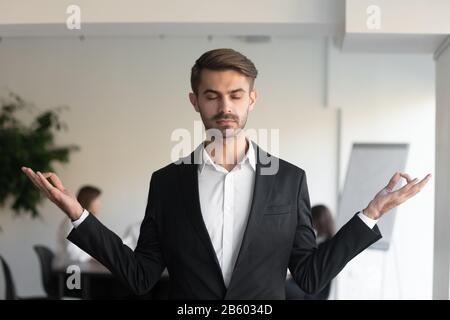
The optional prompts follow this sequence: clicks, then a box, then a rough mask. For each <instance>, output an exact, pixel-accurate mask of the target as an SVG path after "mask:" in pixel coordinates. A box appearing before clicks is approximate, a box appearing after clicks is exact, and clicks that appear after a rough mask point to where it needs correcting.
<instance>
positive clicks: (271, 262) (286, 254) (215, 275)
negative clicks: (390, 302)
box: [68, 144, 381, 299]
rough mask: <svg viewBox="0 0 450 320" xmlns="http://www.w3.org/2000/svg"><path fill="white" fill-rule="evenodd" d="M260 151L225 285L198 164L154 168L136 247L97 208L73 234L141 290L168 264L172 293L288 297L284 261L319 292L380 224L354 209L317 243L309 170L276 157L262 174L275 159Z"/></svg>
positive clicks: (367, 242) (179, 295) (211, 296)
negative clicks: (268, 171) (274, 167)
mask: <svg viewBox="0 0 450 320" xmlns="http://www.w3.org/2000/svg"><path fill="white" fill-rule="evenodd" d="M255 150H256V153H257V164H256V177H255V186H254V192H253V202H252V206H251V210H250V214H249V218H248V222H247V226H246V230H245V234H244V238H243V240H242V245H241V248H240V251H239V254H238V258H237V260H236V264H235V266H234V271H233V274H232V278H231V281H230V284H229V286H228V288H226V286H225V283H224V280H223V276H222V272H221V269H220V266H219V263H218V260H217V257H216V254H215V251H214V248H213V245H212V243H211V240H210V237H209V234H208V231H207V229H206V226H205V223H204V221H203V218H202V213H201V211H200V202H199V191H198V181H197V165H196V164H189V163H181V164H174V163H172V164H169V165H168V166H166V167H164V168H162V169H160V170H158V171H155V172H154V173H153V174H152V177H151V179H150V188H149V189H150V190H149V195H148V202H147V207H146V211H145V218H144V220H143V222H142V225H141V229H140V236H139V240H138V244H137V247H136V249H135V250H134V251H133V250H131V249H130V248H129V247H127V246H125V245H124V244H123V243H122V241H121V239H120V238H119V237H118V236H117V235H116V234H115V233H113V232H112V231H110V230H109V229H108V228H106V227H105V226H104V225H103V224H101V223H100V222H99V221H98V220H97V219H96V218H95V217H94V215H92V214H90V215H89V216H88V218H86V220H85V221H84V222H83V223H81V224H80V225H79V226H78V227H77V228H76V229H73V230H72V231H71V233H70V234H69V236H68V239H69V240H70V241H72V242H73V243H75V244H76V245H77V246H78V247H80V248H81V249H83V250H85V251H86V252H87V253H89V254H90V255H92V256H93V257H94V258H95V259H97V260H98V261H99V262H101V263H102V264H104V265H105V266H106V267H107V268H108V269H109V270H110V271H111V272H112V273H113V274H114V275H115V276H116V277H118V278H119V279H121V280H122V281H123V282H124V283H126V284H127V285H128V286H129V287H130V288H131V289H132V290H133V291H134V292H135V293H136V294H144V293H147V292H148V291H149V290H150V289H151V288H152V286H153V285H154V284H155V283H156V282H157V281H158V280H159V278H160V276H161V273H162V271H163V270H164V268H165V267H167V270H168V272H169V275H170V298H172V299H285V279H286V271H287V268H289V270H290V272H291V274H292V275H293V278H294V279H295V281H296V282H297V283H298V285H299V286H300V287H301V288H302V289H303V290H304V291H305V292H307V293H315V292H318V291H320V289H322V288H323V287H324V286H326V285H327V284H328V283H329V282H330V280H331V279H332V278H333V277H335V276H336V275H337V274H338V273H339V271H340V270H342V268H343V267H344V266H345V265H346V263H347V262H348V261H350V260H351V259H352V258H353V257H355V256H356V255H357V254H358V253H360V252H361V251H363V250H364V249H365V248H367V247H368V246H369V245H371V244H372V243H374V242H375V241H377V240H378V239H380V238H381V234H380V231H379V229H378V227H377V226H375V227H374V228H373V229H370V228H369V227H367V226H366V225H365V224H364V222H363V221H362V220H361V219H360V218H359V217H357V216H356V215H355V216H353V218H352V219H351V220H350V221H349V222H348V223H347V224H345V225H344V226H343V227H342V228H341V229H340V230H339V232H337V234H336V235H335V236H334V237H333V238H332V239H330V241H328V242H327V243H326V245H323V246H321V247H320V248H317V245H316V239H315V234H314V231H313V228H312V223H311V212H310V200H309V194H308V187H307V182H306V175H305V172H304V171H303V170H302V169H301V168H298V167H296V166H294V165H292V164H290V163H288V162H286V161H283V160H281V159H277V158H275V157H274V158H272V159H274V160H277V161H279V168H278V171H277V172H276V174H273V175H264V174H261V169H263V168H264V167H267V166H269V165H270V164H264V163H266V162H265V161H264V162H263V161H261V159H262V157H261V156H263V158H264V159H267V158H268V157H271V155H269V154H268V153H266V152H264V151H263V150H262V149H260V148H259V147H258V146H257V145H256V144H255ZM193 155H194V153H192V154H191V159H193Z"/></svg>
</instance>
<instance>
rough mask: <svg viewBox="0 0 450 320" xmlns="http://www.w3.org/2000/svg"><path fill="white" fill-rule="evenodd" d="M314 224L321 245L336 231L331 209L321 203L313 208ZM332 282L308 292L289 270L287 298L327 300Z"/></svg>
mask: <svg viewBox="0 0 450 320" xmlns="http://www.w3.org/2000/svg"><path fill="white" fill-rule="evenodd" d="M311 215H312V225H313V228H314V232H315V234H316V242H317V245H318V246H321V245H322V244H323V243H324V242H326V241H327V240H329V239H331V238H332V237H333V236H334V234H335V233H336V227H335V223H334V219H333V216H332V215H331V211H330V209H328V207H327V206H325V205H323V204H320V205H316V206H314V207H312V208H311ZM330 288H331V282H330V283H328V284H327V285H326V286H325V287H324V288H323V289H322V290H320V291H319V292H318V293H317V294H306V293H305V292H304V291H303V290H302V289H300V287H299V286H298V285H297V283H296V282H295V281H294V279H293V278H292V276H291V274H290V272H288V275H287V279H286V299H287V300H299V299H302V300H327V299H328V297H329V296H330Z"/></svg>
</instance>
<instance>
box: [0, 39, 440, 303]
mask: <svg viewBox="0 0 450 320" xmlns="http://www.w3.org/2000/svg"><path fill="white" fill-rule="evenodd" d="M217 47H233V48H235V49H237V50H241V51H242V52H243V53H244V54H246V55H248V56H249V57H250V58H251V59H252V60H253V61H254V62H255V64H256V65H257V67H258V70H259V72H260V74H259V76H258V79H257V82H256V88H257V90H258V91H259V100H258V102H257V105H256V108H255V110H254V111H253V113H252V114H251V116H250V120H249V122H248V127H249V128H250V127H251V128H268V129H276V128H281V130H280V150H279V154H280V155H281V157H283V158H284V159H286V160H288V161H291V162H293V163H294V164H296V165H298V166H300V167H302V168H304V169H305V170H306V172H307V175H308V182H309V189H310V196H311V201H312V203H313V204H315V203H325V204H327V205H329V206H330V207H331V209H332V210H333V211H335V210H336V201H337V197H336V185H337V178H338V172H339V169H340V170H341V172H340V174H341V175H343V174H345V170H344V169H343V168H345V163H346V160H347V159H348V150H349V148H350V143H351V141H353V140H355V139H358V141H360V139H362V140H380V141H385V140H386V141H396V140H398V139H402V140H405V139H407V142H408V141H409V142H411V144H412V150H416V153H412V154H411V155H412V157H411V158H410V159H409V160H408V161H409V162H408V163H409V167H408V169H411V173H413V174H414V173H416V172H417V174H422V173H423V172H422V171H423V167H420V166H418V163H417V161H418V160H417V161H416V160H415V158H414V157H415V156H416V155H417V154H419V153H420V154H422V152H423V153H424V154H425V153H428V152H429V151H430V152H431V151H432V150H431V149H430V148H429V146H430V145H432V144H433V141H434V140H433V138H434V136H433V133H434V121H432V120H433V119H434V118H433V112H434V111H433V99H434V94H433V90H432V89H433V86H434V80H433V79H434V78H433V77H432V72H433V65H432V63H431V62H430V59H431V58H430V57H427V56H407V55H399V56H394V57H392V56H370V55H369V56H367V55H355V56H351V57H348V56H344V55H343V54H341V53H340V52H338V51H336V52H331V53H332V54H333V56H332V57H334V58H333V59H331V60H330V61H329V64H327V63H326V62H327V51H326V45H325V40H324V39H320V38H317V39H310V38H294V37H291V38H289V37H285V38H281V37H280V38H273V39H272V41H271V42H269V43H256V44H255V43H253V44H250V43H246V42H242V41H240V40H238V39H233V38H227V37H214V38H213V39H212V40H211V41H208V40H207V39H206V38H203V37H198V38H197V37H188V38H176V37H166V38H164V39H159V38H144V37H130V38H89V37H88V38H86V40H85V41H81V42H80V41H78V40H77V39H68V38H39V39H38V38H21V39H9V38H6V39H4V40H3V41H2V42H1V43H0V88H3V89H5V87H7V88H9V89H11V90H13V91H15V92H17V93H19V94H21V95H22V96H23V97H24V98H27V99H29V100H31V101H32V102H34V103H35V104H36V105H37V106H38V107H40V108H44V107H47V106H53V105H58V104H67V105H69V106H70V107H71V109H70V111H68V112H66V113H64V120H65V121H66V122H67V124H68V125H69V131H68V132H67V133H64V134H61V135H60V136H59V138H58V143H61V144H64V143H76V144H78V145H80V147H81V151H80V152H78V153H76V154H74V155H73V156H72V158H71V162H70V163H69V164H67V165H56V166H55V168H56V171H57V172H58V174H59V175H60V176H61V178H62V179H63V181H64V182H65V184H66V185H67V187H69V188H70V189H72V190H74V191H75V190H76V189H77V188H78V187H80V186H81V185H82V184H84V183H92V184H95V185H98V186H100V187H101V188H102V190H103V197H102V200H103V204H104V206H103V210H102V215H101V216H100V219H101V220H102V221H103V222H104V223H105V224H106V225H107V226H108V227H110V228H111V229H112V230H114V231H116V232H117V233H118V234H119V235H120V234H123V232H124V230H125V229H126V227H127V226H128V225H129V224H130V223H134V222H137V221H140V220H141V219H142V216H143V213H144V209H145V204H146V197H147V192H148V182H149V178H150V175H151V172H152V171H154V170H156V169H158V168H160V167H162V166H163V165H165V164H166V163H168V162H169V161H170V151H171V147H172V146H173V145H174V144H175V143H174V142H171V141H170V135H171V133H172V132H173V130H174V129H176V128H187V129H189V130H191V131H193V128H194V121H195V120H199V117H198V115H197V114H196V113H195V112H194V111H193V109H192V107H191V106H190V104H189V101H188V98H187V94H188V92H189V90H190V89H189V71H190V68H191V66H192V64H193V62H194V61H195V59H196V58H197V57H198V56H199V55H200V54H201V53H203V52H204V51H206V50H208V49H211V48H217ZM353 60H354V61H355V65H353V62H352V61H353ZM403 61H406V62H403ZM374 62H375V63H376V64H378V65H382V66H383V65H384V66H385V67H384V68H382V69H380V70H379V72H378V73H377V76H378V77H380V76H381V75H384V74H386V75H388V77H391V78H393V79H395V81H394V80H393V81H392V82H390V84H391V85H390V86H387V87H385V86H382V85H381V84H382V83H383V81H376V82H373V81H372V82H371V81H367V82H365V81H362V80H370V79H371V76H370V75H371V74H367V73H366V71H365V70H366V67H367V64H369V65H370V64H372V63H374ZM327 77H329V78H327ZM395 84H396V85H398V86H399V87H400V88H402V90H388V88H392V86H393V85H395ZM374 85H375V87H374ZM377 88H379V89H380V90H377ZM394 88H396V87H395V86H394ZM381 89H383V90H381ZM409 89H412V90H410V92H409V93H405V92H404V90H409ZM361 92H366V93H367V95H366V96H364V95H360V94H361ZM419 95H420V96H423V97H422V98H423V99H418V96H419ZM381 100H382V101H381ZM326 101H328V102H329V103H328V105H326ZM361 101H363V102H364V103H361ZM369 102H370V103H369ZM337 107H340V108H342V110H343V111H342V128H341V131H340V134H339V131H338V112H337V111H338V109H337ZM430 114H431V116H430ZM430 117H431V118H430ZM419 119H420V121H421V123H420V124H418V125H420V126H421V127H420V131H421V132H422V133H423V135H419V134H418V133H417V132H415V131H414V130H415V129H410V125H411V124H417V121H418V120H419ZM386 124H389V125H391V124H392V125H393V126H394V128H392V130H389V131H388V130H385V128H386V127H385V126H384V125H386ZM403 129H405V130H406V131H405V130H403ZM424 141H426V143H427V144H426V145H425V143H424ZM192 147H194V146H192ZM338 151H340V153H339V152H338ZM338 154H341V156H339V159H338ZM431 156H432V155H430V157H431ZM420 159H422V160H424V163H423V166H425V167H426V168H427V169H428V168H429V161H431V160H430V158H428V157H427V158H426V159H425V158H424V157H422V158H420ZM338 160H340V166H339V161H338ZM432 196H433V190H432V188H430V189H429V190H427V193H426V194H424V195H421V198H420V200H419V199H418V200H416V201H415V202H414V203H411V204H410V205H409V207H407V206H406V205H405V207H404V209H403V211H407V212H405V214H403V215H402V212H401V210H399V212H398V213H399V217H400V216H403V218H399V219H398V220H397V222H398V223H397V225H396V231H395V235H394V236H395V237H397V238H396V239H398V246H399V247H400V248H401V249H402V250H405V251H404V252H405V253H404V255H402V256H401V257H398V260H400V259H401V265H399V266H400V267H401V268H402V269H401V272H402V273H403V272H405V270H406V269H408V270H410V269H411V266H410V265H406V264H409V263H410V262H416V263H417V261H416V260H414V259H416V255H415V252H413V250H412V249H411V248H408V247H407V244H408V243H410V240H411V238H414V237H417V233H418V232H419V230H420V232H421V238H420V239H421V240H423V241H424V242H423V245H422V246H421V247H420V246H419V251H420V253H421V259H422V260H423V261H422V262H420V263H423V266H422V267H420V266H419V268H422V269H421V270H422V271H424V272H423V279H422V280H421V281H419V282H416V284H415V288H414V289H415V290H416V291H415V292H417V294H416V295H415V296H420V297H424V298H428V297H429V296H430V295H431V288H430V285H431V274H430V272H428V271H430V270H431V266H430V264H431V258H432V257H431V251H430V250H431V249H432V247H431V246H430V245H429V244H430V241H431V240H430V239H431V238H432V236H433V234H432V218H433V217H432V212H431V216H430V220H426V221H424V218H423V217H422V216H421V213H423V212H424V211H427V212H430V210H431V209H430V208H432V201H431V202H430V201H428V200H427V201H425V202H424V199H429V198H430V197H432ZM421 201H422V202H421ZM41 209H42V212H43V213H44V215H43V217H42V219H39V220H32V219H30V218H28V217H15V218H13V217H12V214H11V211H10V210H9V209H6V208H2V209H0V225H1V226H2V227H3V232H1V233H0V252H1V253H2V254H3V255H5V257H6V258H7V259H8V262H9V263H10V264H11V266H12V269H13V275H14V278H15V280H16V283H17V286H18V291H19V294H21V295H29V294H30V295H31V294H40V293H42V289H41V286H40V279H39V271H38V262H37V258H36V257H35V255H34V253H33V251H32V249H31V247H32V245H33V244H36V243H42V244H46V245H48V246H50V247H53V248H55V240H56V239H55V234H56V229H57V227H58V225H59V223H60V221H61V219H63V217H62V214H61V212H59V210H58V209H57V208H55V207H54V206H53V205H52V204H51V203H49V202H48V201H47V202H45V203H44V204H43V205H42V207H41ZM409 217H412V219H410V220H409ZM401 219H403V222H401ZM427 219H428V213H427ZM430 221H431V222H430ZM414 251H416V252H417V247H416V248H415V249H414ZM368 255H369V256H370V257H371V259H372V260H371V262H374V264H373V265H374V266H375V268H376V266H378V265H379V263H380V261H381V260H382V257H378V256H376V255H374V254H368ZM390 259H391V260H388V261H392V259H393V258H392V257H391V258H390ZM359 261H362V262H359V263H356V267H357V268H358V269H357V271H355V272H358V273H359V274H360V273H364V272H366V268H367V262H365V261H364V257H363V258H361V259H360V260H359ZM377 263H378V265H377ZM411 272H412V271H410V272H409V273H408V272H406V274H405V275H404V276H403V278H402V280H405V281H412V280H416V277H414V278H412V273H411ZM355 279H356V280H359V282H355V281H354V280H355ZM378 280H379V278H374V280H373V281H372V282H371V283H370V284H368V283H366V282H365V279H364V278H354V279H353V282H352V281H350V280H349V281H347V282H342V281H344V280H342V281H341V280H339V282H338V298H354V297H355V296H354V295H353V294H352V292H351V290H350V289H352V288H355V287H356V288H360V289H361V291H363V290H365V291H364V292H363V293H367V294H366V295H364V294H362V295H360V296H359V297H367V298H379V297H380V289H379V285H378V284H377V281H378ZM0 281H1V280H0ZM342 284H344V285H342ZM352 286H353V287H352ZM368 286H372V287H373V289H370V288H369V290H368ZM343 288H347V289H348V290H341V289H343ZM385 290H388V288H386V289H385ZM2 292H3V289H2V288H1V282H0V294H2ZM394 294H395V293H394ZM404 297H408V295H404Z"/></svg>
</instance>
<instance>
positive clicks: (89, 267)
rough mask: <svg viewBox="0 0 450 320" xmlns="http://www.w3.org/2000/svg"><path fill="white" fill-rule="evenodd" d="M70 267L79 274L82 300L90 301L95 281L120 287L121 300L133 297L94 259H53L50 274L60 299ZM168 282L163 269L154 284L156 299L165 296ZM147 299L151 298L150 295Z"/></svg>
mask: <svg viewBox="0 0 450 320" xmlns="http://www.w3.org/2000/svg"><path fill="white" fill-rule="evenodd" d="M72 265H74V266H77V267H78V268H79V270H80V273H81V274H80V276H81V279H80V281H81V298H82V299H92V296H91V285H92V283H93V282H95V281H97V282H98V281H102V282H105V281H107V282H108V283H110V284H111V285H112V286H115V287H117V288H119V287H120V289H121V291H122V290H123V291H124V295H123V298H125V297H131V296H133V294H132V293H131V292H130V291H129V290H128V289H127V288H126V287H125V286H124V285H123V284H122V283H121V282H120V281H119V280H117V279H116V278H115V277H114V276H113V275H112V274H111V272H110V271H109V270H108V269H106V267H105V266H103V265H102V264H101V263H99V262H98V261H96V260H94V259H92V260H89V261H86V262H80V261H70V260H64V259H58V258H55V259H54V260H53V262H52V272H53V274H54V275H56V277H57V279H58V295H59V297H60V298H61V297H63V296H64V293H65V284H66V277H67V276H70V275H72V274H73V270H72V271H71V272H69V273H68V272H67V268H68V267H70V266H72ZM69 271H70V270H69ZM168 281H169V274H168V272H167V269H165V270H164V271H163V273H162V275H161V279H160V281H159V283H157V284H156V285H158V286H157V287H158V295H159V297H157V298H158V299H161V297H160V296H161V295H163V296H165V295H167V291H168ZM156 285H155V286H156ZM161 287H162V289H161ZM149 297H151V298H153V297H152V294H151V293H150V295H149Z"/></svg>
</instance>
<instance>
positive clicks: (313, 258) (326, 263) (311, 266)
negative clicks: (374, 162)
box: [289, 170, 381, 294]
mask: <svg viewBox="0 0 450 320" xmlns="http://www.w3.org/2000/svg"><path fill="white" fill-rule="evenodd" d="M380 238H381V233H380V230H379V228H378V226H375V227H374V228H373V229H371V228H369V227H368V226H367V225H366V224H365V223H364V222H363V221H362V220H361V219H360V218H359V217H358V216H357V215H356V214H355V215H354V216H353V218H351V219H350V220H349V221H348V222H347V223H346V224H345V225H344V226H342V228H341V229H340V230H339V231H338V232H337V233H336V234H335V235H334V237H332V238H331V239H330V240H328V241H327V242H326V243H323V245H321V246H319V247H317V244H316V236H315V233H314V230H313V227H312V218H311V205H310V200H309V193H308V186H307V181H306V174H305V172H304V171H303V170H302V172H301V178H300V186H299V194H298V204H297V228H296V231H295V237H294V244H293V248H292V252H291V256H290V259H289V270H290V272H291V274H292V277H293V278H294V280H295V282H297V284H298V285H299V286H300V287H301V288H302V289H303V290H304V291H305V292H307V293H309V294H315V293H317V292H319V291H320V290H321V289H322V288H324V287H325V286H326V285H327V284H328V283H329V282H330V281H331V280H332V279H333V278H334V277H335V276H336V275H337V274H338V273H339V272H340V271H341V270H342V269H343V268H344V267H345V265H346V264H347V263H348V262H349V261H350V260H351V259H353V258H354V257H355V256H356V255H358V254H359V253H360V252H361V251H363V250H364V249H366V248H367V247H369V246H370V245H371V244H373V243H374V242H376V241H378V240H379V239H380Z"/></svg>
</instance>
